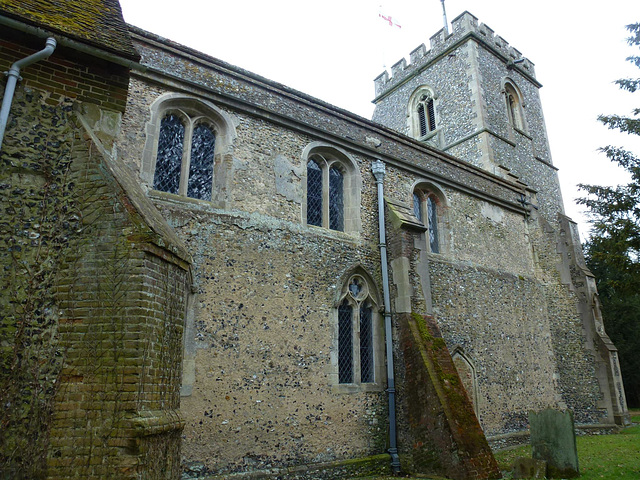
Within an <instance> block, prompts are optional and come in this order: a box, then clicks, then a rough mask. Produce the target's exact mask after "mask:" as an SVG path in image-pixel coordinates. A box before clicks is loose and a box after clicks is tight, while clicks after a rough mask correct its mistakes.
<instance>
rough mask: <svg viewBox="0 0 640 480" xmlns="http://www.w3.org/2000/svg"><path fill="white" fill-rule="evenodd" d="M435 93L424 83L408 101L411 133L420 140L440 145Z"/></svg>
mask: <svg viewBox="0 0 640 480" xmlns="http://www.w3.org/2000/svg"><path fill="white" fill-rule="evenodd" d="M435 98H436V97H435V94H434V92H433V90H432V89H431V87H428V86H426V85H423V86H422V87H419V88H418V89H417V90H415V91H414V92H413V94H412V95H411V98H410V99H409V103H408V111H407V115H408V122H409V125H408V127H409V134H410V135H411V136H412V137H413V138H416V139H418V140H420V141H425V142H428V143H430V144H432V145H434V146H438V145H439V142H440V139H439V136H438V134H437V132H438V129H437V128H436V127H437V122H436V104H435Z"/></svg>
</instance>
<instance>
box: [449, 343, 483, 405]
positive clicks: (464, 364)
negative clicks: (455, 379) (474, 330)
mask: <svg viewBox="0 0 640 480" xmlns="http://www.w3.org/2000/svg"><path fill="white" fill-rule="evenodd" d="M451 358H452V359H453V364H454V365H455V366H456V370H457V371H458V375H459V376H460V380H461V381H462V385H464V388H465V390H466V391H467V395H468V396H469V400H471V403H472V404H473V409H474V411H475V413H476V417H478V418H479V410H478V398H479V397H478V379H477V375H476V368H475V366H474V364H473V362H472V361H471V359H470V358H469V356H468V355H467V354H466V353H465V351H464V349H463V348H462V347H461V346H459V345H458V346H457V347H455V348H454V349H453V353H452V354H451Z"/></svg>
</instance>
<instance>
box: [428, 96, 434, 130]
mask: <svg viewBox="0 0 640 480" xmlns="http://www.w3.org/2000/svg"><path fill="white" fill-rule="evenodd" d="M427 116H428V117H429V131H430V132H433V131H434V130H435V129H436V112H435V111H434V108H433V99H431V98H430V99H429V100H428V101H427Z"/></svg>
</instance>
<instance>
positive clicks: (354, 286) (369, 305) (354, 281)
mask: <svg viewBox="0 0 640 480" xmlns="http://www.w3.org/2000/svg"><path fill="white" fill-rule="evenodd" d="M371 288H372V287H371V286H370V285H369V282H368V281H367V280H366V279H365V278H364V277H363V276H362V275H359V274H355V275H352V276H351V277H350V278H349V280H348V283H347V284H346V285H345V287H343V290H342V296H341V298H340V301H339V304H338V307H337V309H336V310H337V329H336V330H337V342H336V346H337V359H338V360H337V377H338V378H337V380H338V381H337V383H338V384H354V385H361V384H374V383H376V382H379V380H380V379H378V378H376V377H377V376H380V371H379V370H380V369H379V366H380V365H381V364H382V362H381V360H382V359H381V358H377V357H379V356H381V352H382V349H381V348H380V345H379V344H380V342H381V332H380V328H379V327H380V320H381V319H380V316H379V314H378V313H377V302H376V300H375V295H374V294H373V292H371V290H370V289H371Z"/></svg>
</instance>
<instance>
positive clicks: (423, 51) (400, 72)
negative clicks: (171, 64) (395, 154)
mask: <svg viewBox="0 0 640 480" xmlns="http://www.w3.org/2000/svg"><path fill="white" fill-rule="evenodd" d="M451 25H452V28H451V33H449V34H448V35H447V34H446V33H445V31H444V28H443V29H441V30H440V31H438V32H437V33H436V34H435V35H433V36H432V37H431V38H430V39H429V44H430V49H429V50H427V48H426V47H425V45H424V43H423V44H421V45H420V46H418V47H417V48H415V49H414V50H413V51H412V52H411V53H410V54H409V63H407V61H406V59H404V58H402V59H401V60H399V61H398V62H396V63H394V64H393V65H392V66H391V75H389V72H388V71H386V70H385V71H384V72H382V73H381V74H380V75H379V76H378V77H376V79H375V80H374V83H375V92H376V93H375V94H376V98H378V97H380V96H381V95H384V94H385V93H386V92H388V91H389V90H390V89H392V88H393V87H395V86H396V85H398V84H400V83H402V82H403V81H404V80H406V79H407V78H409V77H411V76H413V75H416V74H418V73H419V72H420V71H422V70H423V69H425V68H427V67H428V66H429V65H431V64H432V63H433V62H435V61H437V60H438V59H439V58H441V57H442V56H444V55H448V54H449V53H451V51H452V50H453V49H455V48H456V47H458V46H459V45H460V44H461V43H462V42H464V41H466V40H468V39H469V38H473V39H475V40H476V41H477V42H479V43H481V44H482V45H484V46H485V47H486V48H489V49H491V50H492V51H493V52H494V53H495V54H496V55H497V56H498V57H499V58H502V59H503V61H504V62H505V64H506V67H507V68H510V69H511V68H513V69H517V70H518V71H520V73H522V74H523V75H524V76H526V77H529V78H530V79H532V80H535V70H534V64H533V63H532V62H531V61H530V60H529V59H527V58H524V57H523V56H522V53H520V51H518V50H517V49H515V48H513V47H512V46H511V45H509V43H508V42H507V41H506V40H505V39H504V38H502V37H501V36H499V35H495V33H494V31H493V30H492V29H491V28H489V27H488V26H487V25H485V24H484V23H478V19H477V18H476V17H475V16H474V15H472V14H471V13H469V12H466V11H465V12H464V13H462V14H460V15H459V16H457V17H456V18H454V19H453V21H452V22H451ZM516 61H517V63H514V62H516Z"/></svg>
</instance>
